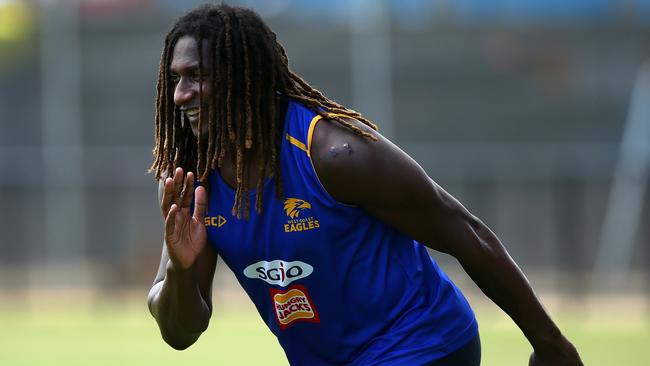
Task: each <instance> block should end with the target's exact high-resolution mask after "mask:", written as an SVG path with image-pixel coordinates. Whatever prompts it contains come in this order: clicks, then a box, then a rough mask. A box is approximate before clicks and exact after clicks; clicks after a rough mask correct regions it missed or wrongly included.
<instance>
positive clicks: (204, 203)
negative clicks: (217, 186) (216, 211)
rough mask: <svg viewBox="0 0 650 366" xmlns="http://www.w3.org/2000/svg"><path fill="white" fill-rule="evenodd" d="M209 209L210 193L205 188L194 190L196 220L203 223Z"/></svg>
mask: <svg viewBox="0 0 650 366" xmlns="http://www.w3.org/2000/svg"><path fill="white" fill-rule="evenodd" d="M207 207H208V193H207V192H206V191H205V188H204V187H197V188H196V189H195V190H194V214H193V216H194V218H195V219H197V220H199V221H203V217H204V216H205V210H206V208H207Z"/></svg>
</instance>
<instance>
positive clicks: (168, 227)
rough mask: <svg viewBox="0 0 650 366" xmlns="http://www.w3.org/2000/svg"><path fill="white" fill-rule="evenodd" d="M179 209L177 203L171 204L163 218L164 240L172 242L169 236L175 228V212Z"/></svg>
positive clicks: (171, 235)
mask: <svg viewBox="0 0 650 366" xmlns="http://www.w3.org/2000/svg"><path fill="white" fill-rule="evenodd" d="M178 211H180V209H179V207H178V205H177V204H175V203H174V204H172V206H171V207H170V208H169V213H168V214H167V218H166V219H165V242H167V243H168V244H172V243H171V242H170V240H169V238H172V237H173V235H174V230H175V229H176V214H177V213H178Z"/></svg>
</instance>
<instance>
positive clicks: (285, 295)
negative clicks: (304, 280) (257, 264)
mask: <svg viewBox="0 0 650 366" xmlns="http://www.w3.org/2000/svg"><path fill="white" fill-rule="evenodd" d="M269 291H270V292H271V302H272V303H273V310H274V312H275V319H276V320H277V321H278V325H279V326H280V329H282V330H285V329H287V328H288V327H289V326H291V325H293V324H294V323H297V322H309V323H320V317H319V316H318V312H317V311H316V308H314V303H313V301H312V300H311V298H310V297H309V293H308V292H307V289H306V288H305V287H304V286H302V285H294V286H291V287H290V288H289V289H287V290H286V291H283V290H277V289H273V288H271V289H269Z"/></svg>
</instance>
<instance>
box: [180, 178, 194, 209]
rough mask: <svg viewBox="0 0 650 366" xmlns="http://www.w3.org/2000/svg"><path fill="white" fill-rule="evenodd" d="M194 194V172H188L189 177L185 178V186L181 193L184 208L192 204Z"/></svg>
mask: <svg viewBox="0 0 650 366" xmlns="http://www.w3.org/2000/svg"><path fill="white" fill-rule="evenodd" d="M193 195H194V173H192V172H189V173H187V177H186V178H185V188H184V189H183V192H182V193H181V207H182V208H187V207H190V205H192V198H193Z"/></svg>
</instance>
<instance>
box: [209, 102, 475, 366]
mask: <svg viewBox="0 0 650 366" xmlns="http://www.w3.org/2000/svg"><path fill="white" fill-rule="evenodd" d="M319 119H320V116H317V115H316V113H314V112H313V111H311V110H309V109H307V108H305V107H304V106H302V105H301V104H299V103H297V102H294V101H290V102H289V105H288V110H287V114H286V119H285V126H284V132H283V137H284V138H283V142H282V147H281V151H280V159H281V160H280V164H281V169H282V183H283V197H282V198H281V199H278V198H276V196H275V184H274V182H273V180H271V179H269V180H267V181H266V182H265V184H264V186H263V187H264V188H263V189H264V191H263V195H264V201H263V210H262V213H261V214H258V213H257V211H256V210H255V208H254V202H255V192H249V193H250V202H251V206H252V207H251V209H250V217H249V219H248V220H244V219H243V218H242V219H237V218H236V217H233V216H232V215H231V209H232V207H233V203H234V196H235V192H234V190H233V189H232V188H231V187H230V186H228V185H227V184H226V183H225V182H224V180H223V179H222V178H221V176H220V174H219V173H218V172H217V171H213V172H212V174H211V175H210V180H209V182H210V197H209V208H208V212H207V214H206V219H205V223H206V226H207V227H208V230H207V231H208V241H209V243H210V244H211V245H213V246H214V248H215V249H216V250H217V252H218V253H219V254H220V255H221V257H222V258H223V260H224V261H225V262H226V264H227V265H228V266H229V267H230V269H231V270H232V271H233V272H234V273H235V276H237V279H238V280H239V283H240V284H241V285H242V287H243V288H244V290H245V291H246V293H247V294H248V296H249V297H250V298H251V300H252V301H253V302H254V303H255V306H256V308H257V311H258V312H259V314H260V316H261V317H262V319H264V321H265V322H266V324H267V325H268V327H269V329H270V330H271V331H272V332H273V334H275V335H276V336H277V338H278V341H279V342H280V344H281V345H282V348H283V349H284V351H285V353H286V356H287V358H288V360H289V362H290V363H291V364H294V365H310V366H311V365H340V364H352V365H423V364H426V363H428V362H431V361H433V360H435V359H438V358H441V357H444V356H445V355H447V354H449V353H451V352H453V351H455V350H457V349H459V348H460V347H462V346H463V345H465V344H466V343H467V342H469V341H470V340H471V339H472V338H473V337H474V336H475V335H476V333H477V330H478V327H477V324H476V320H475V318H474V314H473V312H472V310H471V309H470V307H469V305H468V303H467V301H466V300H465V298H464V297H463V295H462V294H461V293H460V291H459V290H458V289H457V288H456V286H455V285H454V284H453V283H452V282H451V281H450V280H449V278H447V276H446V275H445V274H444V273H443V272H442V270H441V269H440V268H439V267H438V265H437V264H436V263H435V262H434V261H433V259H432V258H431V257H430V256H429V255H428V253H427V251H426V249H425V248H424V247H423V245H421V244H420V243H418V242H416V241H414V240H412V239H410V238H409V237H407V236H406V235H404V234H403V233H401V232H399V231H397V230H395V229H393V228H392V227H390V226H388V225H386V224H384V223H383V222H381V221H379V220H377V219H376V218H375V217H373V216H371V215H369V214H368V213H367V212H365V211H364V210H363V209H361V208H358V207H355V206H350V205H345V204H342V203H339V202H338V201H336V200H335V199H334V198H332V197H331V196H330V195H329V194H328V193H327V192H326V191H325V189H324V188H323V187H322V186H321V184H320V181H319V180H318V178H317V176H316V174H315V172H314V167H313V165H312V162H311V159H310V156H309V151H310V144H311V136H312V133H313V130H314V126H315V125H316V123H317V122H318V120H319Z"/></svg>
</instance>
